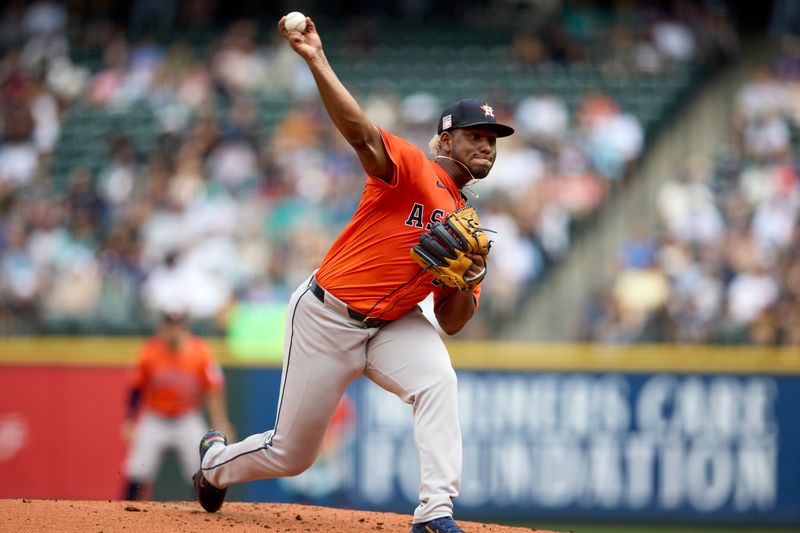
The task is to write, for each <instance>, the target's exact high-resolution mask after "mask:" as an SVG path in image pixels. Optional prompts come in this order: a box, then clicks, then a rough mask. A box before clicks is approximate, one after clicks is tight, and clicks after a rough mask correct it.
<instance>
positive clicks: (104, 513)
mask: <svg viewBox="0 0 800 533" xmlns="http://www.w3.org/2000/svg"><path fill="white" fill-rule="evenodd" d="M0 516H2V517H3V518H2V520H0V532H14V533H19V532H21V531H25V532H28V531H31V532H34V531H47V532H51V531H65V532H66V531H81V532H103V533H109V532H124V533H144V532H147V533H151V532H154V531H158V532H167V533H172V532H176V533H177V532H180V533H183V532H187V533H188V532H195V533H196V532H201V531H236V532H237V533H239V532H253V531H259V532H262V533H263V532H264V531H304V532H305V531H311V532H323V533H327V532H349V531H387V532H392V531H398V532H401V531H402V532H407V531H408V530H409V528H410V526H411V517H410V516H408V515H401V514H395V513H374V512H368V511H354V510H344V509H330V508H326V507H313V506H306V505H287V504H276V503H241V502H228V503H226V504H225V505H224V506H223V508H222V510H221V511H220V512H218V513H214V514H209V513H206V512H205V511H203V510H202V509H201V508H200V506H199V505H198V504H197V503H195V502H124V501H71V500H28V499H23V500H18V499H15V500H0ZM459 523H460V525H461V527H462V528H463V529H464V531H465V532H466V533H473V532H474V533H520V532H523V531H542V532H543V533H554V532H547V531H544V530H539V529H533V528H520V527H509V526H501V525H497V524H482V523H477V522H464V521H459Z"/></svg>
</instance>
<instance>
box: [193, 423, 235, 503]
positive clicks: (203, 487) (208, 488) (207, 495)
mask: <svg viewBox="0 0 800 533" xmlns="http://www.w3.org/2000/svg"><path fill="white" fill-rule="evenodd" d="M226 444H228V439H227V438H226V437H225V434H224V433H222V432H220V431H216V430H214V429H212V430H211V431H209V432H208V433H206V434H205V435H204V436H203V438H202V439H201V440H200V470H198V471H197V472H196V473H195V475H193V476H192V483H193V484H194V493H195V495H196V496H197V501H199V502H200V505H201V506H202V507H203V509H205V510H206V511H208V512H209V513H215V512H217V511H219V508H220V507H222V503H223V502H224V501H225V495H226V494H227V493H228V489H227V488H224V489H218V488H217V487H215V486H214V485H212V484H211V483H209V482H208V480H207V479H206V478H205V476H204V475H203V457H205V455H206V452H208V450H210V449H211V447H212V446H225V445H226Z"/></svg>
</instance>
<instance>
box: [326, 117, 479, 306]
mask: <svg viewBox="0 0 800 533" xmlns="http://www.w3.org/2000/svg"><path fill="white" fill-rule="evenodd" d="M381 136H382V138H383V143H384V145H385V146H386V151H387V152H388V154H389V157H390V158H391V160H392V162H393V163H394V174H393V176H392V179H391V181H390V183H387V182H385V181H383V180H381V179H378V178H376V177H372V176H370V177H368V178H367V181H366V185H365V187H364V191H363V193H362V195H361V201H360V202H359V205H358V209H356V212H355V214H354V215H353V218H352V219H351V220H350V222H349V223H348V225H347V226H346V227H345V228H344V230H342V233H341V234H340V235H339V237H338V238H337V239H336V241H334V243H333V245H332V246H331V248H330V250H329V251H328V253H327V255H326V256H325V258H324V259H323V261H322V264H321V265H320V267H319V271H318V272H317V274H316V278H317V281H318V282H319V284H320V285H321V286H322V287H324V288H325V289H326V290H327V291H328V292H330V293H331V294H333V295H334V296H336V297H337V298H339V299H340V300H342V301H344V302H345V303H347V304H348V305H349V306H350V307H352V308H354V309H356V310H358V311H360V312H361V313H364V314H366V315H369V316H371V317H377V318H383V319H386V320H394V319H396V318H399V317H401V316H403V315H404V314H405V313H407V312H408V311H409V310H411V309H412V308H413V307H414V306H416V305H417V304H418V303H419V302H420V301H422V300H423V299H425V297H426V296H427V295H428V294H429V293H430V292H431V291H434V294H435V298H436V299H437V301H438V300H439V299H441V298H442V297H443V296H444V295H446V294H449V293H450V292H452V291H453V290H455V289H451V288H449V287H443V286H441V285H438V284H435V283H434V278H433V276H431V275H430V274H429V273H427V272H425V270H424V269H422V268H421V267H420V266H419V265H418V264H417V263H416V262H415V261H414V259H412V258H411V256H410V254H409V250H410V249H411V247H412V246H414V245H416V244H417V243H418V242H419V237H420V235H422V234H423V233H425V232H426V231H428V230H429V229H430V227H431V225H432V224H433V223H434V222H436V221H443V220H444V217H445V216H446V215H447V214H448V213H452V212H453V211H455V210H456V209H458V208H459V207H461V206H463V205H464V204H466V200H465V199H464V198H463V197H462V196H461V193H460V192H459V190H458V188H457V187H456V185H455V183H453V180H452V179H451V178H450V176H448V175H447V173H446V172H445V171H444V169H442V168H441V167H440V166H439V165H437V164H436V163H434V162H432V161H430V160H428V158H426V157H425V154H424V153H423V152H422V150H420V149H419V148H417V147H416V146H414V145H413V144H411V143H409V142H408V141H405V140H404V139H401V138H400V137H397V136H394V135H392V134H390V133H388V132H386V131H384V130H381ZM479 294H480V288H479V287H476V289H475V295H476V297H477V296H478V295H479Z"/></svg>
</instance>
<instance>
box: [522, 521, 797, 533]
mask: <svg viewBox="0 0 800 533" xmlns="http://www.w3.org/2000/svg"><path fill="white" fill-rule="evenodd" d="M508 525H514V526H521V527H531V528H536V529H549V530H553V531H559V532H564V533H566V532H567V531H574V532H575V533H773V532H774V533H800V526H798V527H777V526H771V525H763V526H758V525H748V526H737V525H727V526H701V525H679V524H597V523H586V524H584V523H572V524H566V523H537V524H533V525H532V524H508Z"/></svg>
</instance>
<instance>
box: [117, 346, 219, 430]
mask: <svg viewBox="0 0 800 533" xmlns="http://www.w3.org/2000/svg"><path fill="white" fill-rule="evenodd" d="M133 386H134V387H135V388H138V389H140V390H141V391H142V398H143V401H144V405H145V406H146V407H147V408H148V409H150V410H151V411H155V412H156V413H158V414H161V415H163V416H169V417H176V416H180V415H183V414H185V413H187V412H190V411H196V410H197V409H199V408H200V406H201V403H202V399H203V394H204V393H205V392H208V391H213V390H219V389H221V388H222V387H224V386H225V378H224V376H223V374H222V370H221V369H220V367H219V365H218V364H217V363H216V361H215V360H214V357H213V354H212V353H211V349H210V348H209V347H208V344H206V343H205V342H204V341H203V340H202V339H200V338H198V337H195V336H194V335H192V336H190V337H189V338H188V339H187V341H186V342H185V343H184V345H183V346H182V347H181V349H180V350H178V351H172V350H171V349H170V348H169V347H168V346H167V344H166V343H165V342H164V340H163V339H161V338H160V337H158V336H155V337H152V338H150V339H148V340H147V341H146V342H145V344H144V346H142V349H141V352H140V355H139V363H138V365H137V367H136V369H135V371H134V376H133Z"/></svg>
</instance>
